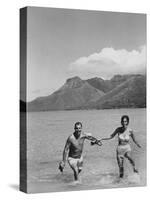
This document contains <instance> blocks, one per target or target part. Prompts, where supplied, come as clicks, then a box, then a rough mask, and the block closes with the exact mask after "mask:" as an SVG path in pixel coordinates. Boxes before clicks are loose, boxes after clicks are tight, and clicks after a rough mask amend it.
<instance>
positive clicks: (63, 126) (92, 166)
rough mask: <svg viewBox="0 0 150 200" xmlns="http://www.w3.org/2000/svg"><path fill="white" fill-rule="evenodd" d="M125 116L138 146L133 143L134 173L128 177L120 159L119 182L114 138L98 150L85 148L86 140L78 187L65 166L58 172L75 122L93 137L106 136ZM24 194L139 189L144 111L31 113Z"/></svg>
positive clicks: (142, 182) (143, 178)
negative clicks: (137, 187) (121, 169)
mask: <svg viewBox="0 0 150 200" xmlns="http://www.w3.org/2000/svg"><path fill="white" fill-rule="evenodd" d="M124 114H127V115H129V117H130V127H131V128H132V129H133V130H135V136H136V138H137V140H138V141H139V143H140V144H141V146H142V149H139V148H138V147H136V146H135V145H134V144H133V142H131V146H132V150H133V151H132V157H133V158H134V160H135V162H136V166H137V168H138V169H139V175H137V174H133V172H132V168H131V166H130V164H129V162H128V161H125V177H124V179H123V180H119V179H118V166H117V162H116V145H117V138H115V139H113V140H111V141H105V142H103V146H102V147H99V146H96V145H95V146H90V144H89V142H88V141H86V142H85V146H84V167H83V171H82V173H81V178H82V183H81V184H77V185H75V184H74V183H73V173H72V170H71V169H70V168H69V166H68V164H67V165H66V168H65V170H64V172H63V174H62V173H60V171H59V170H58V164H59V162H60V161H61V159H62V151H63V148H64V145H65V141H66V139H67V137H68V136H69V135H70V134H72V132H73V126H74V123H75V122H77V121H81V122H82V123H83V130H84V131H85V132H91V133H92V135H93V136H95V137H97V138H102V137H106V136H109V135H110V134H111V133H112V132H113V131H114V129H115V128H116V127H118V126H120V118H121V116H122V115H124ZM27 125H28V126H27V127H28V135H27V143H28V147H27V158H28V165H27V166H28V192H31V193H34V192H50V191H53V192H54V191H69V190H82V189H98V188H112V187H129V186H143V185H145V184H146V109H113V110H90V111H57V112H53V111H52V112H32V113H28V117H27Z"/></svg>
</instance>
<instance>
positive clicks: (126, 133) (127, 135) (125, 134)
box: [118, 128, 131, 142]
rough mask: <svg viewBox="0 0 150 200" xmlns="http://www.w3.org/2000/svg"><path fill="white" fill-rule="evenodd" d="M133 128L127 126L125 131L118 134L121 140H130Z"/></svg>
mask: <svg viewBox="0 0 150 200" xmlns="http://www.w3.org/2000/svg"><path fill="white" fill-rule="evenodd" d="M130 135H131V130H130V129H129V128H127V129H126V130H125V131H124V132H123V133H119V134H118V138H119V140H120V141H121V142H129V140H130Z"/></svg>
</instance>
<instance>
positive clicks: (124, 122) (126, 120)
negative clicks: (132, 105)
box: [121, 116, 129, 128]
mask: <svg viewBox="0 0 150 200" xmlns="http://www.w3.org/2000/svg"><path fill="white" fill-rule="evenodd" d="M121 124H122V126H123V127H124V128H126V127H127V126H128V124H129V117H128V116H123V117H122V118H121Z"/></svg>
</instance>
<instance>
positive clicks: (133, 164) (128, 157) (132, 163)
mask: <svg viewBox="0 0 150 200" xmlns="http://www.w3.org/2000/svg"><path fill="white" fill-rule="evenodd" d="M124 156H125V157H126V158H127V159H128V160H129V162H130V164H131V165H132V168H133V171H134V172H136V173H138V170H137V169H136V168H135V163H134V161H133V159H132V158H131V155H130V152H127V153H125V155H124Z"/></svg>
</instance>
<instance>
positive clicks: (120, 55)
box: [69, 45, 146, 78]
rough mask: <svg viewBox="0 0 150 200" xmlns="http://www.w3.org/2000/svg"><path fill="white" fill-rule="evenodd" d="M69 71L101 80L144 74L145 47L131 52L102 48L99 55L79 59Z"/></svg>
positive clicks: (71, 65) (72, 64) (94, 54)
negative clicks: (124, 75) (117, 76)
mask: <svg viewBox="0 0 150 200" xmlns="http://www.w3.org/2000/svg"><path fill="white" fill-rule="evenodd" d="M69 70H70V71H71V72H74V73H76V74H80V75H81V76H82V75H83V76H84V75H89V74H92V75H97V76H101V77H103V78H108V77H112V76H113V75H114V74H131V73H132V74H134V73H145V70H146V46H145V45H144V46H141V47H139V49H138V50H132V51H127V50H126V49H118V50H115V49H114V48H112V47H111V48H103V49H102V50H101V51H100V52H99V53H93V54H91V55H89V56H87V57H80V58H79V59H77V60H76V61H74V62H73V63H71V64H70V67H69Z"/></svg>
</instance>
